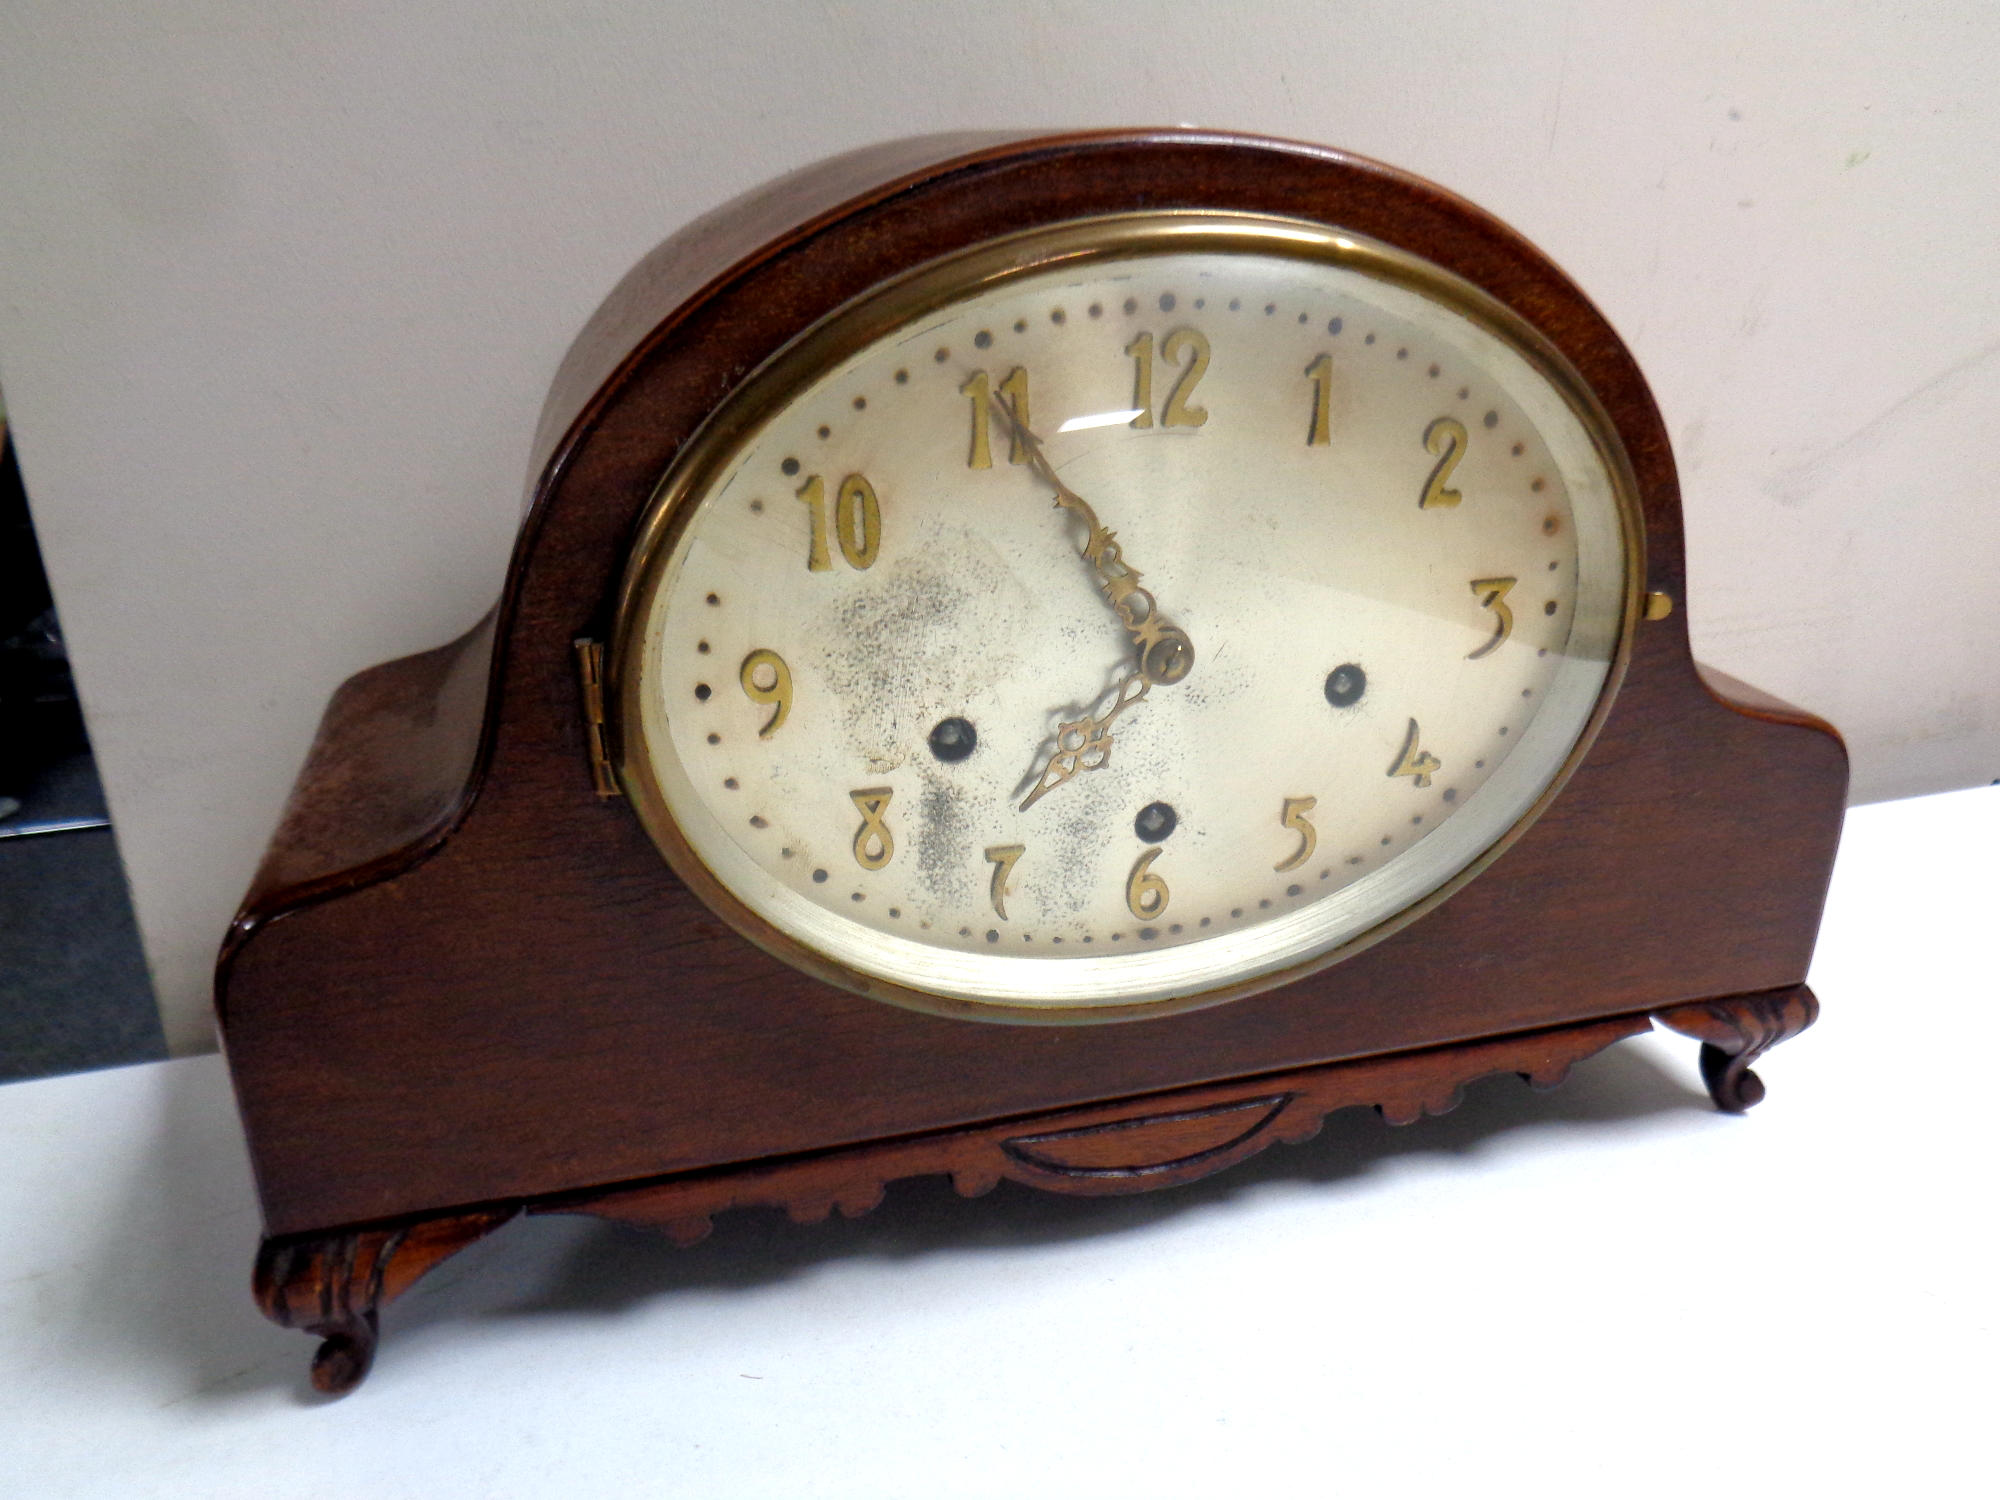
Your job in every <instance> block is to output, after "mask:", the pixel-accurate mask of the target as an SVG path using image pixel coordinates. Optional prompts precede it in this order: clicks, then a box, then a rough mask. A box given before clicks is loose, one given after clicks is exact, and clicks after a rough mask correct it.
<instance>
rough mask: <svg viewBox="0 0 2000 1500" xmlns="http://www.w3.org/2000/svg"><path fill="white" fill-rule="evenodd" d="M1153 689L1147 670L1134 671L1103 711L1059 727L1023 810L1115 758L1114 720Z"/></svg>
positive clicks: (1115, 692) (1116, 689) (1112, 692)
mask: <svg viewBox="0 0 2000 1500" xmlns="http://www.w3.org/2000/svg"><path fill="white" fill-rule="evenodd" d="M1151 690H1152V684H1151V683H1150V682H1148V681H1147V680H1146V676H1145V674H1144V673H1143V672H1134V673H1132V674H1131V675H1130V676H1128V677H1127V678H1125V680H1124V681H1122V682H1120V683H1119V684H1118V686H1116V687H1115V688H1113V689H1111V691H1110V693H1109V694H1107V695H1106V696H1108V697H1109V698H1110V700H1111V701H1110V704H1109V705H1108V706H1107V707H1106V708H1105V710H1104V712H1103V713H1101V714H1085V715H1084V716H1083V717H1082V718H1081V719H1078V720H1076V721H1074V722H1073V723H1068V724H1064V725H1062V726H1061V727H1060V728H1059V729H1057V730H1056V745H1055V749H1053V750H1051V751H1050V752H1049V757H1048V759H1047V760H1045V761H1043V762H1042V768H1041V771H1040V773H1039V774H1038V775H1037V776H1036V777H1035V785H1034V789H1033V790H1032V791H1030V792H1029V793H1028V795H1027V798H1026V799H1025V800H1024V801H1023V802H1022V803H1021V811H1022V812H1026V811H1027V810H1028V809H1029V808H1031V807H1033V806H1034V805H1035V803H1036V802H1037V801H1039V800H1040V799H1041V798H1042V797H1043V796H1044V795H1045V794H1046V793H1049V792H1052V791H1054V790H1055V789H1056V788H1057V787H1059V786H1061V785H1062V784H1063V783H1064V782H1065V781H1068V780H1069V779H1070V778H1071V777H1072V776H1075V775H1078V774H1080V773H1081V772H1084V771H1095V770H1098V769H1099V768H1100V767H1103V766H1106V765H1108V764H1110V761H1111V732H1110V731H1111V721H1112V720H1113V719H1115V718H1117V717H1118V716H1119V715H1120V714H1122V713H1124V712H1125V710H1126V709H1128V708H1130V707H1131V706H1132V705H1133V704H1135V703H1137V702H1138V701H1139V700H1140V699H1141V698H1143V697H1145V696H1146V694H1147V693H1148V692H1150V691H1151Z"/></svg>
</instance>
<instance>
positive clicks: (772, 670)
mask: <svg viewBox="0 0 2000 1500" xmlns="http://www.w3.org/2000/svg"><path fill="white" fill-rule="evenodd" d="M766 676H768V677H769V679H770V680H769V682H762V681H759V678H761V677H766ZM736 680H737V681H738V682H740V683H742V684H743V695H744V696H745V697H746V698H748V699H749V700H750V701H751V702H752V703H768V704H770V705H771V717H770V718H768V719H766V720H765V721H764V727H763V728H762V729H760V730H758V731H757V738H758V739H760V740H768V739H769V738H770V737H771V736H772V735H774V734H776V733H777V732H778V726H779V725H781V724H783V723H784V722H785V716H786V715H787V714H789V713H790V712H791V711H792V669H791V668H790V667H788V666H786V665H785V659H784V658H783V657H782V656H780V655H778V653H777V652H775V651H765V650H763V649H761V648H760V649H759V650H756V651H752V652H751V653H750V654H749V655H748V656H746V657H744V658H743V667H742V670H740V671H739V672H738V673H737V674H736Z"/></svg>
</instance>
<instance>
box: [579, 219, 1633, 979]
mask: <svg viewBox="0 0 2000 1500" xmlns="http://www.w3.org/2000/svg"><path fill="white" fill-rule="evenodd" d="M1608 434H1609V426H1608V423H1606V422H1605V421H1604V420H1603V419H1602V418H1601V417H1600V416H1597V415H1595V408H1594V406H1592V405H1591V403H1590V400H1589V398H1588V396H1587V395H1585V394H1584V393H1583V392H1582V388H1581V386H1580V383H1579V382H1577V381H1576V379H1575V377H1574V376H1573V375H1571V374H1569V372H1568V371H1567V370H1566V368H1565V367H1564V366H1562V365H1561V363H1560V361H1559V360H1558V359H1557V358H1556V357H1555V356H1553V355H1552V354H1549V353H1547V352H1545V351H1544V350H1543V349H1542V346H1541V345H1540V344H1539V341H1538V340H1536V339H1535V337H1534V335H1532V334H1531V333H1530V332H1529V331H1528V330H1527V329H1526V328H1525V327H1524V326H1522V325H1520V324H1518V322H1516V321H1515V320H1513V319H1512V318H1511V316H1510V315H1508V314H1506V313H1505V312H1504V311H1503V310H1502V309H1500V308H1498V307H1497V305H1496V304H1493V303H1491V302H1489V301H1487V300H1486V299H1485V298H1483V297H1482V296H1480V295H1479V294H1478V293H1476V292H1474V291H1473V290H1472V289H1470V288H1469V287H1466V286H1465V285H1464V284H1463V283H1460V282H1457V281H1456V280H1454V279H1453V278H1451V277H1449V276H1448V275H1446V274H1445V273H1443V272H1442V271H1439V270H1437V269H1436V268H1434V267H1429V266H1427V265H1425V264H1424V263H1422V262H1418V261H1415V260H1413V259H1411V258H1409V257H1406V256H1403V255H1402V254H1400V253H1398V252H1393V251H1389V250H1387V249H1386V248H1384V247H1381V246H1379V245H1374V244H1372V243H1370V242H1367V241H1361V240H1357V239H1355V238H1353V237H1351V236H1343V235H1339V234H1336V233H1334V232H1332V231H1328V230H1325V229H1323V228H1312V227H1309V226H1304V225H1299V224H1296V223H1292V222H1291V221H1282V220H1276V221H1274V220H1259V219H1242V218H1236V217H1222V216H1194V215H1149V216H1121V217H1120V218H1117V219H1112V220H1099V221H1094V222H1090V223H1085V224H1077V225H1068V226H1059V227H1058V228H1056V229H1053V230H1048V231H1042V232H1038V233H1036V234H1033V235H1029V236H1024V237H1020V238H1018V239H1016V240H1014V241H1010V242H1008V243H1006V244H1005V245H1003V246H1000V247H988V248H986V249H984V250H982V251H978V252H973V253H971V254H969V255H966V256H961V257H958V258H956V259H955V260H953V261H948V262H944V263H940V264H938V265H935V266H932V267H929V268H927V269H925V270H924V271H922V272H919V273H917V274H916V275H914V276H912V277H907V278H904V279H903V280H901V281H899V282H896V283H892V284H891V285H889V286H888V287H886V288H884V289H883V290H881V291H879V292H877V293H875V294H872V295H871V296H870V297H868V298H864V299H862V300H861V301H860V302H859V303H856V304H853V305H850V307H848V308H847V309H844V310H843V311H842V312H841V313H838V314H836V315H835V316H834V317H833V318H832V319H830V320H828V321H827V322H826V323H824V324H822V325H821V326H820V327H818V328H817V329H815V330H813V331H811V332H810V333H809V334H808V335H806V336H805V337H804V338H803V339H801V340H800V341H798V342H797V343H795V344H794V345H793V346H791V347H790V348H789V349H788V350H787V351H786V352H785V353H784V354H782V355H780V356H779V357H778V358H777V359H776V360H775V361H773V363H772V364H771V365H770V366H767V367H766V368H765V369H764V370H763V371H761V372H760V373H759V374H758V375H757V376H756V377H754V378H753V379H752V380H751V381H750V382H749V383H748V384H747V385H746V387H745V388H744V389H743V390H741V391H740V392H738V393H737V395H735V396H734V397H732V398H731V401H730V402H729V403H728V404H727V405H725V407H724V408H723V409H722V410H721V411H720V412H718V414H717V415H716V417H714V418H713V419H711V421H710V422H709V424H708V425H707V426H706V428H705V429H704V431H703V433H702V434H701V435H700V436H699V437H698V439H697V440H696V442H694V443H693V444H691V445H690V447H689V449H688V450H687V451H686V452H684V453H683V455H682V457H681V459H680V460H679V461H678V462H677V463H676V465H675V467H674V468H673V469H672V470H671V471H670V472H669V474H668V475H667V476H666V477H665V479H664V480H663V481H662V485H661V489H660V492H659V494H658V496H657V497H656V499H655V502H654V509H653V512H652V515H651V518H650V520H649V523H648V526H647V528H646V530H645V532H644V534H643V536H642V540H641V543H640V546H639V548H638V551H637V553H636V554H635V557H634V561H633V564H632V567H631V570H630V572H629V574H628V578H627V582H626V590H625V595H624V598H623V601H622V604H621V613H620V621H619V633H618V639H617V643H616V646H615V648H614V657H613V669H614V673H615V675H616V679H617V680H616V691H617V700H616V702H617V711H618V729H619V740H620V744H621V747H622V748H621V754H620V762H621V763H620V774H621V777H622V779H623V781H624V783H625V785H626V787H627V790H628V792H629V793H630V794H631V796H632V797H633V800H634V802H635V804H636V805H637V806H638V808H639V810H640V814H641V816H642V817H643V818H644V819H645V821H646V823H647V825H648V827H649V829H650V830H651V831H652V833H653V834H654V836H655V838H656V839H657V840H658V841H659V842H660V844H661V846H662V848H663V850H664V851H665V852H666V853H667V855H668V857H669V859H670V860H672V861H673V862H674V864H675V865H676V867H677V868H678V869H679V870H680V871H681V873H682V874H683V875H684V876H687V877H688V878H690V880H691V881H692V882H693V883H694V884H695V885H696V887H697V889H699V890H701V891H702V892H703V894H704V895H705V896H707V897H708V898H709V899H710V900H711V901H712V902H714V903H715V904H716V905H717V906H718V909H720V910H722V911H723V912H724V914H725V915H726V916H728V917H729V918H730V919H731V920H732V921H733V922H735V923H736V925H737V926H738V927H739V928H741V929H742V930H744V931H745V932H746V933H748V935H750V936H751V937H753V938H754V939H756V940H759V941H762V942H764V943H765V944H766V945H767V946H770V947H772V948H773V949H774V950H775V951H778V952H780V953H782V954H784V955H785V956H787V957H790V958H792V959H793V960H794V961H802V962H805V963H807V965H808V966H809V967H812V968H814V969H815V970H816V971H818V972H821V973H823V974H826V975H829V976H830V977H833V978H835V979H837V980H841V981H844V982H846V983H849V984H851V985H853V986H854V987H856V988H861V989H864V990H869V991H872V992H876V993H881V994H885V995H887V996H888V997H889V998H893V999H898V1000H902V1001H906V1002H912V1001H913V1002H915V1003H919V1004H921V1003H925V1001H926V998H927V997H942V999H943V1001H944V1002H946V1003H947V1005H948V1006H949V1007H950V1008H953V1009H956V1010H958V1011H960V1012H961V1013H963V1012H964V1011H966V1010H967V1009H968V1008H970V1009H972V1010H973V1011H974V1012H975V1013H977V1012H978V1010H979V1007H980V1006H981V1004H982V1003H983V1004H985V1005H987V1006H990V1007H991V1010H990V1011H988V1012H987V1013H990V1014H993V1015H995V1016H998V1017H1005V1016H1008V1015H1021V1014H1025V1013H1030V1012H1033V1013H1041V1014H1051V1013H1056V1014H1059V1013H1062V1012H1065V1011H1069V1012H1073V1013H1079V1014H1083V1015H1089V1014H1104V1013H1107V1010H1108V1008H1112V1007H1134V1006H1146V1005H1158V1004H1162V1003H1165V1002H1175V1001H1178V1002H1183V1003H1187V1002H1191V1001H1198V1000H1200V999H1202V998H1213V997H1216V996H1217V995H1220V994H1234V993H1240V992H1243V991H1245V990H1248V989H1254V988H1256V987H1257V981H1259V980H1260V979H1263V980H1266V981H1268V980H1269V979H1270V978H1272V977H1274V976H1278V975H1281V974H1283V973H1286V972H1290V971H1294V970H1296V969H1298V968H1300V967H1301V966H1304V965H1307V964H1310V963H1311V962H1313V961H1315V960H1317V959H1319V958H1322V957H1324V956H1325V955H1328V954H1331V953H1334V952H1335V951H1337V950H1339V949H1340V948H1341V947H1342V945H1347V944H1352V943H1354V942H1356V941H1357V940H1359V939H1362V938H1364V937H1366V936H1368V935H1370V934H1371V933H1376V932H1379V931H1381V930H1382V929H1383V926H1384V924H1385V923H1388V922H1390V921H1391V919H1394V918H1396V917H1398V916H1399V915H1400V914H1405V913H1408V912H1410V911H1411V910H1413V909H1415V908H1417V907H1419V906H1420V905H1421V904H1422V903H1424V902H1426V900H1427V899H1432V900H1434V899H1436V897H1437V895H1438V893H1439V892H1441V891H1443V890H1445V889H1447V888H1448V887H1449V885H1450V883H1451V882H1453V881H1454V880H1455V879H1462V878H1464V877H1465V876H1466V874H1467V872H1469V871H1471V870H1473V869H1476V868H1478V867H1479V864H1480V862H1481V861H1482V860H1483V859H1484V858H1486V857H1487V856H1488V855H1489V854H1490V853H1491V852H1492V851H1493V850H1495V849H1496V848H1497V847H1498V846H1499V845H1500V844H1502V843H1503V842H1504V841H1505V839H1506V838H1507V837H1508V835H1509V834H1510V833H1511V832H1512V831H1514V830H1516V829H1517V828H1518V827H1519V826H1521V825H1522V824H1523V823H1524V821H1525V820H1526V819H1528V818H1529V817H1531V816H1532V814H1533V812H1534V811H1536V810H1537V808H1538V804H1539V803H1540V801H1542V800H1544V799H1545V797H1546V795H1547V794H1548V793H1549V792H1550V791H1551V789H1552V787H1553V786H1554V785H1555V784H1556V783H1557V782H1558V780H1559V778H1560V777H1561V776H1562V775H1563V774H1564V773H1565V771H1566V769H1567V766H1568V764H1569V763H1571V762H1572V760H1573V758H1574V755H1575V754H1576V753H1577V751H1578V749H1579V746H1580V743H1581V742H1582V741H1583V739H1584V737H1585V736H1586V734H1587V733H1588V732H1589V731H1590V730H1591V729H1592V728H1593V727H1594V722H1595V718H1596V716H1597V715H1598V714H1599V712H1600V704H1601V702H1602V701H1604V700H1605V699H1606V698H1607V696H1608V689H1609V687H1610V685H1611V684H1612V681H1613V677H1614V674H1613V671H1612V667H1613V664H1614V662H1615V661H1617V660H1618V659H1619V655H1620V646H1621V642H1622V641H1623V639H1624V637H1625V633H1626V632H1627V631H1628V630H1629V625H1630V620H1631V618H1632V609H1633V601H1634V599H1635V597H1636V595H1635V584H1634V577H1635V574H1634V571H1633V556H1632V554H1633V553H1634V551H1635V549H1636V547H1637V542H1636V541H1635V540H1634V538H1635V535H1636V532H1635V527H1634V523H1633V521H1632V516H1633V514H1634V508H1633V502H1632V500H1631V495H1630V481H1629V479H1628V478H1627V477H1626V471H1625V469H1624V465H1623V460H1622V455H1621V454H1620V453H1619V450H1618V449H1617V445H1616V440H1615V438H1613V437H1611V436H1609V435H1608ZM1492 878H1496V879H1497V878H1504V866H1501V867H1496V868H1495V869H1494V871H1493V872H1492ZM968 1002H970V1006H968V1004H967V1003H968Z"/></svg>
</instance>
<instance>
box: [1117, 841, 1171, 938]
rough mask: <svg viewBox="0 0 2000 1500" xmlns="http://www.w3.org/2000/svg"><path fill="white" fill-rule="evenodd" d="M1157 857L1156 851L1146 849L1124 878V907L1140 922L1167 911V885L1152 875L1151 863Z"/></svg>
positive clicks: (1148, 920)
mask: <svg viewBox="0 0 2000 1500" xmlns="http://www.w3.org/2000/svg"><path fill="white" fill-rule="evenodd" d="M1159 857H1160V851H1159V850H1158V849H1148V850H1147V851H1146V852H1145V853H1144V854H1142V855H1140V856H1139V858H1138V859H1137V860H1136V861H1135V862H1134V863H1133V866H1132V873H1131V874H1130V875H1128V876H1127V877H1126V878H1125V905H1126V907H1127V908H1128V909H1129V910H1130V911H1131V913H1132V915H1133V916H1135V917H1137V918H1138V919H1139V920H1140V921H1142V922H1150V921H1152V920H1153V919H1154V918H1155V917H1157V916H1159V915H1160V914H1161V913H1162V912H1164V911H1165V910H1166V909H1167V898H1168V896H1169V894H1170V893H1169V892H1168V890H1167V883H1166V881H1164V880H1162V879H1161V878H1160V877H1159V876H1157V875H1155V874H1154V873H1153V861H1154V860H1156V859H1158V858H1159Z"/></svg>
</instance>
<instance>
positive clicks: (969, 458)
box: [958, 365, 1034, 469]
mask: <svg viewBox="0 0 2000 1500" xmlns="http://www.w3.org/2000/svg"><path fill="white" fill-rule="evenodd" d="M958 390H959V394H960V395H962V396H964V397H965V398H966V399H967V400H969V401H970V402H971V403H972V447H971V449H970V451H969V452H968V453H967V454H966V457H965V466H966V467H967V468H968V469H990V468H992V467H993V439H992V428H993V387H992V383H991V382H990V381H989V380H988V379H987V375H986V372H985V371H984V370H974V371H973V372H972V378H971V379H969V380H967V381H966V382H965V384H964V385H962V386H960V387H959V388H958ZM1000 394H1001V395H1002V396H1005V397H1006V398H1007V405H1008V407H1009V408H1011V409H1012V411H1013V413H1014V419H1015V421H1017V422H1019V423H1020V424H1021V426H1022V427H1026V428H1028V429H1029V430H1031V431H1032V430H1033V428H1034V418H1032V417H1031V416H1029V414H1028V372H1027V370H1026V369H1025V368H1024V367H1022V366H1020V365H1016V366H1014V368H1013V370H1012V371H1011V372H1010V373H1009V374H1008V376H1007V378H1006V379H1005V380H1003V381H1001V382H1000ZM1010 426H1011V424H1010ZM1027 461H1028V452H1027V449H1026V448H1024V447H1022V445H1021V433H1020V429H1019V428H1014V429H1013V433H1012V436H1011V437H1010V438H1009V440H1008V444H1007V462H1008V463H1010V464H1024V463H1026V462H1027Z"/></svg>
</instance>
